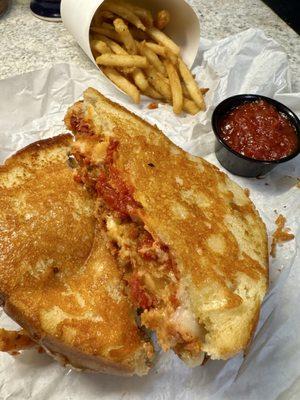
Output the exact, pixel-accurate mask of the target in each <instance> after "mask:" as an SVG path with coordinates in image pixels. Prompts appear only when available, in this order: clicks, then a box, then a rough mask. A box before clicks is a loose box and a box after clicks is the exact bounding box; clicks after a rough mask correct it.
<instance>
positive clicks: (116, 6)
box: [101, 0, 146, 31]
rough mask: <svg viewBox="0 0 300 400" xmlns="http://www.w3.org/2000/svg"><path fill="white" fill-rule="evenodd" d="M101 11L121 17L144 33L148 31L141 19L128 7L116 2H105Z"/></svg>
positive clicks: (112, 0) (111, 0)
mask: <svg viewBox="0 0 300 400" xmlns="http://www.w3.org/2000/svg"><path fill="white" fill-rule="evenodd" d="M101 10H105V11H110V12H112V13H114V14H116V15H118V16H119V17H121V18H123V19H126V20H127V21H128V22H130V23H131V24H132V25H134V26H136V27H137V28H138V29H141V30H142V31H145V30H146V27H145V25H144V24H143V23H142V21H141V20H140V18H139V17H138V16H137V15H136V14H134V13H133V12H132V11H131V10H130V9H129V8H128V7H126V5H123V4H121V3H118V2H116V1H114V0H110V1H105V2H104V3H103V4H102V6H101Z"/></svg>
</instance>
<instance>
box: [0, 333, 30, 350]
mask: <svg viewBox="0 0 300 400" xmlns="http://www.w3.org/2000/svg"><path fill="white" fill-rule="evenodd" d="M33 345H34V342H33V341H32V340H31V339H30V337H29V336H28V335H27V333H26V332H25V331H24V330H23V329H21V330H20V331H10V330H7V329H2V328H0V351H5V352H7V353H10V354H12V355H17V354H19V353H20V352H19V350H24V349H26V348H28V347H32V346H33Z"/></svg>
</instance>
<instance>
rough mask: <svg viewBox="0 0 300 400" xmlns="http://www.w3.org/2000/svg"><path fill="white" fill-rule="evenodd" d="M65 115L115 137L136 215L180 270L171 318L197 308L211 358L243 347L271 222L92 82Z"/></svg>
mask: <svg viewBox="0 0 300 400" xmlns="http://www.w3.org/2000/svg"><path fill="white" fill-rule="evenodd" d="M65 122H66V125H67V127H68V128H69V129H71V130H73V132H75V133H76V132H80V133H84V134H87V136H88V135H93V134H97V135H99V137H102V139H101V140H104V141H110V140H113V141H115V142H117V143H118V146H117V149H116V151H115V153H114V154H115V156H114V159H113V167H114V168H115V169H116V170H118V171H120V174H121V178H122V181H123V182H125V184H126V185H127V186H128V187H130V188H132V196H133V199H134V201H135V202H137V203H138V204H139V205H140V207H137V208H136V209H135V211H134V214H135V218H136V217H138V218H139V220H141V221H142V222H143V224H144V227H145V229H146V230H147V232H149V233H150V234H151V235H152V237H153V238H154V240H155V241H159V242H161V243H164V244H165V245H166V246H168V249H169V251H170V253H171V255H172V257H173V259H174V260H175V261H176V265H177V268H178V269H179V271H180V282H179V283H178V293H177V296H178V298H179V300H180V307H182V309H181V310H179V311H178V312H177V314H176V315H173V317H172V318H173V320H174V319H175V317H176V321H178V323H179V324H180V323H182V321H183V319H184V317H186V318H187V320H188V318H189V317H190V316H191V315H193V317H194V318H195V319H196V320H197V324H198V327H199V332H200V333H199V342H200V343H201V346H200V347H201V350H202V351H204V352H205V353H207V354H208V355H209V356H210V357H211V358H215V359H227V358H229V357H231V356H233V355H235V354H236V353H238V352H239V351H241V350H243V349H245V348H246V347H247V344H248V343H249V342H250V340H251V337H252V335H253V332H254V329H255V326H256V323H257V316H258V314H259V310H260V306H261V303H262V300H263V297H264V295H265V293H266V290H267V287H268V251H267V235H266V229H265V225H264V223H263V221H262V220H261V218H260V216H259V214H258V212H257V210H256V209H255V207H254V205H253V203H252V202H251V200H250V199H249V197H248V196H247V194H246V193H245V191H244V190H242V189H241V188H240V187H239V186H238V185H237V184H235V183H234V182H232V181H231V180H230V179H229V178H228V176H227V175H226V174H224V173H222V172H221V171H220V170H219V169H218V168H217V167H215V166H213V165H212V164H210V163H208V162H207V161H205V160H203V159H202V158H199V157H192V156H190V155H188V154H187V153H185V152H184V151H183V150H181V149H179V148H178V147H176V146H175V145H174V144H172V143H171V142H170V141H169V140H168V139H167V138H166V137H165V136H164V135H163V134H162V132H160V131H159V130H158V129H157V128H156V127H153V126H151V125H149V124H147V123H146V122H145V121H143V120H141V119H140V118H138V117H137V116H135V115H133V114H131V113H130V112H128V111H127V110H125V109H124V108H122V107H121V106H119V105H117V104H114V103H112V102H111V101H109V100H108V99H106V98H105V97H104V96H102V95H101V94H100V93H98V92H97V91H96V90H94V89H91V88H90V89H88V90H87V91H86V92H85V93H84V102H83V103H76V104H75V105H74V106H73V107H71V108H70V109H69V111H68V114H67V116H66V118H65ZM82 126H83V127H84V129H81V127H82ZM103 138H104V139H103ZM178 308H179V307H178ZM187 313H189V317H188V316H187ZM167 318H170V316H168V317H167ZM155 319H156V321H155ZM163 319H166V318H164V317H163V316H162V315H161V314H160V315H156V314H155V310H148V311H146V312H144V314H143V315H142V321H143V322H144V323H145V324H146V325H147V326H149V327H153V326H154V325H155V324H156V326H157V328H156V329H158V330H159V329H160V327H161V325H162V321H163ZM187 323H188V324H189V323H190V322H187ZM158 336H159V335H158ZM161 339H162V338H161ZM175 350H176V349H175ZM179 352H180V350H179Z"/></svg>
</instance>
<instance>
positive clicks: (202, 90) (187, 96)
mask: <svg viewBox="0 0 300 400" xmlns="http://www.w3.org/2000/svg"><path fill="white" fill-rule="evenodd" d="M181 87H182V93H183V95H184V97H186V98H187V99H191V96H190V94H189V92H188V90H187V88H186V86H185V83H184V82H181ZM200 91H201V93H202V94H203V96H204V95H205V94H206V93H207V92H208V91H209V89H208V88H200Z"/></svg>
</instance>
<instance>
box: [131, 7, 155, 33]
mask: <svg viewBox="0 0 300 400" xmlns="http://www.w3.org/2000/svg"><path fill="white" fill-rule="evenodd" d="M127 6H130V8H131V10H132V11H133V12H134V14H135V15H137V16H138V17H140V19H141V20H142V22H143V23H144V24H145V25H146V26H147V27H148V28H150V27H151V26H153V17H152V14H151V12H150V11H149V10H146V9H145V8H142V7H139V6H135V5H132V4H129V3H127Z"/></svg>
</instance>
